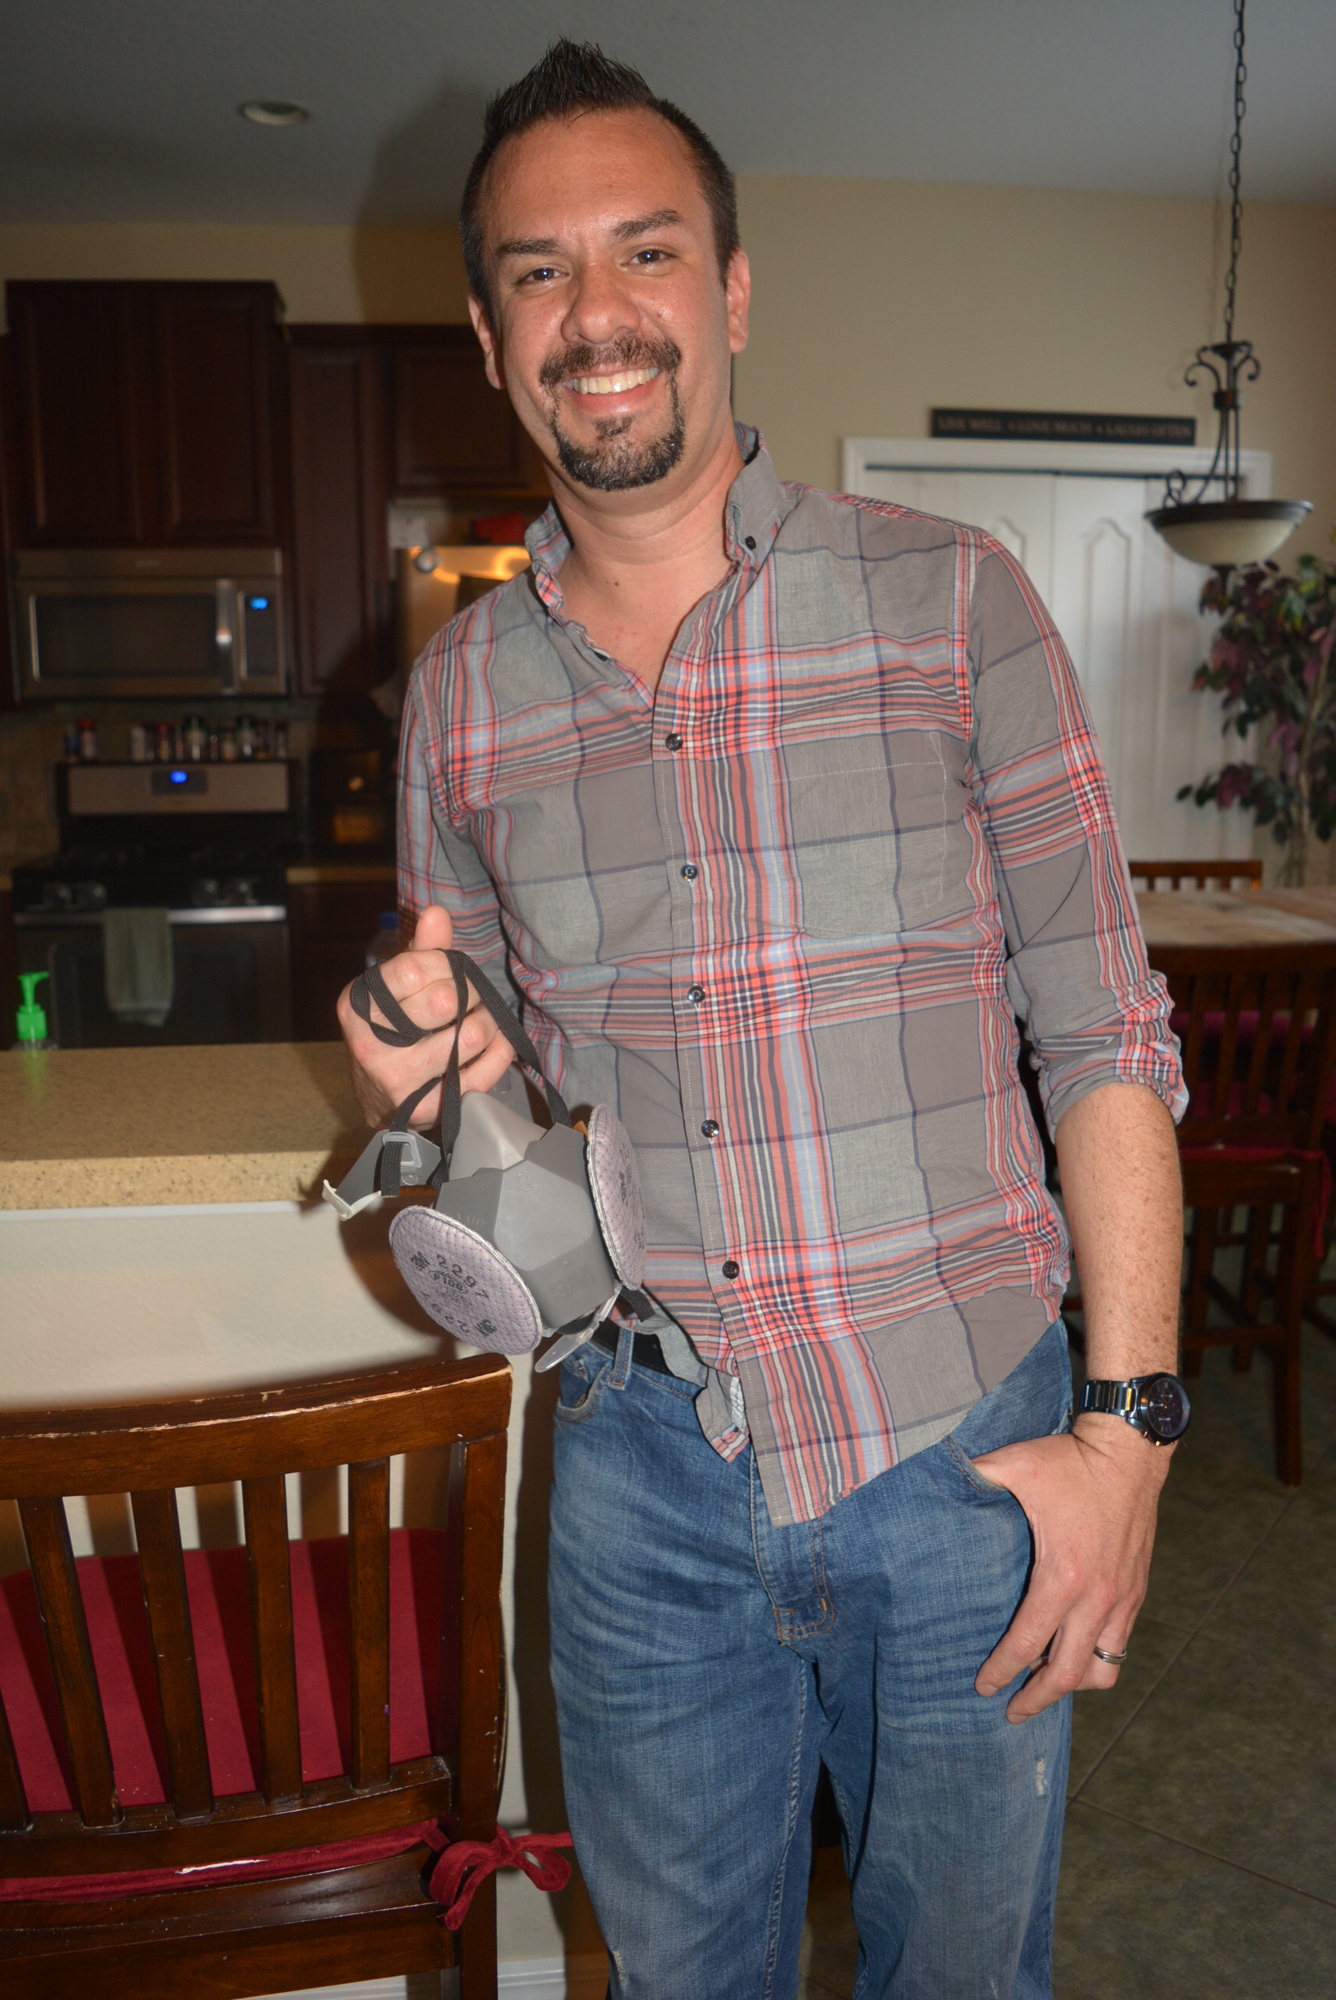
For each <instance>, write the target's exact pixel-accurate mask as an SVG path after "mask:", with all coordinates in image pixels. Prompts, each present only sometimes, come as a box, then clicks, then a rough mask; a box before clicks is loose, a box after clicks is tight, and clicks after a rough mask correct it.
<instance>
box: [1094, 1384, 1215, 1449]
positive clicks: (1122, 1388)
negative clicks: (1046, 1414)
mask: <svg viewBox="0 0 1336 2000" xmlns="http://www.w3.org/2000/svg"><path fill="white" fill-rule="evenodd" d="M1081 1408H1082V1410H1100V1411H1102V1412H1103V1413H1104V1414H1105V1415H1106V1416H1110V1417H1121V1418H1122V1420H1123V1422H1124V1423H1125V1424H1131V1426H1132V1428H1133V1430H1135V1431H1140V1432H1141V1435H1142V1437H1144V1438H1145V1440H1146V1442H1147V1443H1148V1444H1173V1442H1174V1441H1175V1439H1176V1438H1181V1437H1182V1435H1183V1433H1184V1431H1185V1430H1186V1429H1187V1427H1188V1420H1189V1419H1190V1417H1191V1415H1192V1405H1191V1403H1189V1401H1188V1392H1187V1390H1186V1389H1185V1388H1184V1387H1183V1384H1182V1383H1181V1382H1180V1381H1179V1379H1178V1377H1177V1375H1134V1376H1133V1377H1132V1379H1131V1381H1130V1382H1087V1383H1086V1385H1085V1388H1084V1390H1083V1391H1082V1393H1081Z"/></svg>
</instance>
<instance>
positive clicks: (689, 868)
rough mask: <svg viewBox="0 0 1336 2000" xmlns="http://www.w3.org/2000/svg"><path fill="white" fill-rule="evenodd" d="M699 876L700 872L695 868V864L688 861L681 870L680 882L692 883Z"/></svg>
mask: <svg viewBox="0 0 1336 2000" xmlns="http://www.w3.org/2000/svg"><path fill="white" fill-rule="evenodd" d="M699 874H700V870H699V868H697V866H696V864H695V862H694V861H688V862H687V863H686V864H685V866H684V867H683V869H682V880H683V881H684V882H694V881H695V879H696V877H697V876H698V875H699Z"/></svg>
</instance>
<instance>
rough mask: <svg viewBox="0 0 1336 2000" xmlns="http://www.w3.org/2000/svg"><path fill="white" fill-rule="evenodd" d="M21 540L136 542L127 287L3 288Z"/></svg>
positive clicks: (139, 522) (134, 360) (135, 423)
mask: <svg viewBox="0 0 1336 2000" xmlns="http://www.w3.org/2000/svg"><path fill="white" fill-rule="evenodd" d="M5 291H6V298H7V304H8V311H9V326H10V332H11V335H12V338H13V340H14V349H15V351H14V373H15V383H16V398H17V404H18V424H17V428H18V432H19V453H20V457H19V469H20V496H19V508H20V514H19V524H18V525H19V534H20V536H21V538H22V540H23V541H24V542H26V543H29V544H33V545H42V544H47V545H55V546H57V547H58V546H61V545H65V546H70V545H86V544H90V543H100V542H129V543H137V542H142V541H143V540H144V527H145V510H144V490H143V488H144V473H145V469H146V468H145V465H144V456H145V454H144V451H143V439H142V437H141V425H140V416H141V409H142V401H143V383H142V380H141V377H142V376H143V375H144V374H145V373H146V372H147V358H148V357H147V354H146V353H145V352H144V343H143V342H142V341H141V340H140V338H139V332H140V320H141V314H140V313H139V312H137V311H136V307H137V305H138V303H139V301H138V300H137V299H136V297H135V294H134V291H133V290H132V288H131V287H130V286H128V285H105V284H65V283H61V284H11V285H7V286H6V288H5Z"/></svg>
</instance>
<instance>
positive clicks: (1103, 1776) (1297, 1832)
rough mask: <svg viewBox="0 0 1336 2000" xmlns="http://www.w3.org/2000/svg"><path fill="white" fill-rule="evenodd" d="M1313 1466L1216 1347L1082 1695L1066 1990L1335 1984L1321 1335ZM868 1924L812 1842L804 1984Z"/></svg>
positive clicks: (1328, 1477) (1311, 1417) (835, 1860)
mask: <svg viewBox="0 0 1336 2000" xmlns="http://www.w3.org/2000/svg"><path fill="white" fill-rule="evenodd" d="M1305 1366H1306V1378H1305V1385H1304V1397H1305V1427H1306V1447H1305V1449H1306V1454H1307V1456H1306V1466H1305V1478H1304V1483H1303V1485H1302V1486H1301V1487H1300V1488H1298V1489H1297V1490H1296V1491H1292V1490H1290V1489H1289V1488H1287V1487H1284V1486H1281V1485H1280V1483H1279V1482H1278V1481H1277V1479H1276V1477H1275V1470H1274V1461H1273V1457H1272V1450H1271V1428H1270V1370H1269V1366H1268V1364H1267V1363H1266V1361H1265V1360H1264V1359H1263V1358H1262V1357H1260V1356H1259V1357H1258V1359H1257V1360H1256V1361H1255V1362H1254V1364H1253V1368H1252V1371H1251V1372H1250V1373H1249V1374H1247V1375H1236V1374H1234V1373H1233V1371H1232V1368H1231V1365H1230V1355H1229V1353H1228V1351H1227V1350H1226V1349H1223V1348H1220V1349H1215V1350H1212V1351H1210V1352H1208V1353H1207V1355H1206V1356H1205V1361H1204V1367H1203V1372H1202V1375H1201V1376H1200V1377H1199V1378H1198V1380H1197V1382H1196V1383H1195V1384H1192V1385H1190V1387H1191V1388H1192V1390H1193V1401H1194V1406H1195V1414H1194V1420H1193V1427H1192V1430H1191V1432H1190V1434H1189V1437H1188V1439H1187V1441H1186V1445H1185V1447H1184V1449H1182V1450H1181V1451H1180V1452H1179V1453H1178V1462H1177V1464H1176V1465H1175V1467H1174V1470H1173V1474H1172V1477H1171V1478H1170V1480H1169V1483H1168V1486H1167V1488H1166V1491H1165V1498H1164V1502H1163V1505H1162V1509H1161V1516H1160V1535H1159V1541H1158V1544H1157V1547H1156V1555H1155V1566H1154V1570H1153V1572H1152V1576H1151V1585H1150V1594H1149V1596H1148V1598H1147V1600H1146V1605H1145V1609H1144V1610H1143V1612H1142V1614H1141V1618H1140V1620H1139V1622H1138V1624H1137V1628H1136V1632H1135V1635H1134V1638H1133V1647H1132V1656H1131V1658H1130V1660H1129V1662H1128V1664H1127V1666H1126V1668H1125V1669H1124V1670H1123V1673H1122V1675H1121V1676H1120V1679H1119V1685H1118V1687H1117V1689H1116V1690H1115V1691H1114V1692H1113V1693H1112V1694H1109V1695H1095V1694H1087V1695H1079V1696H1078V1697H1077V1700H1076V1720H1075V1730H1074V1745H1073V1754H1072V1770H1071V1792H1070V1802H1069V1807H1068V1814H1067V1832H1066V1844H1065V1849H1064V1856H1063V1869H1062V1883H1061V1889H1060V1893H1059V1900H1058V1923H1057V1943H1056V1954H1055V1968H1054V1994H1055V2000H1330V1996H1331V1995H1332V1994H1333V1993H1336V1704H1334V1703H1333V1700H1332V1695H1333V1692H1334V1691H1336V1343H1334V1342H1332V1341H1330V1340H1327V1339H1325V1338H1324V1337H1323V1336H1321V1335H1318V1334H1313V1335H1311V1336H1310V1339H1309V1344H1308V1350H1307V1355H1306V1362H1305ZM855 1960H856V1944H855V1939H854V1932H853V1923H852V1919H851V1917H850V1913H849V1901H848V1891H847V1888H846V1885H845V1882H844V1876H843V1870H842V1868H841V1867H840V1862H839V1855H838V1853H837V1851H835V1850H834V1849H826V1850H823V1851H822V1852H821V1853H820V1854H819V1855H818V1858H817V1867H816V1870H815V1873H814V1875H813V1880H812V1896H811V1902H810V1906H809V1911H808V1925H807V1933H806V1937H805V1939H804V1959H803V1970H804V1985H803V1987H802V2000H829V1996H831V1995H835V1996H840V1997H841V2000H847V1996H849V1995H851V1994H852V1992H853V1982H854V1972H855Z"/></svg>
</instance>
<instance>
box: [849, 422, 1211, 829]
mask: <svg viewBox="0 0 1336 2000" xmlns="http://www.w3.org/2000/svg"><path fill="white" fill-rule="evenodd" d="M887 455H889V454H887ZM853 490H855V491H858V492H862V493H866V494H868V495H869V497H870V498H872V499H874V500H894V501H898V502H899V503H900V504H901V505H903V506H908V507H915V508H920V509H922V511H923V512H924V513H928V514H944V515H947V516H948V517H949V518H950V519H952V520H956V521H968V522H970V523H971V524H972V525H973V526H977V527H981V528H984V529H986V530H987V532H988V533H989V534H991V535H995V536H996V537H997V539H998V540H999V541H1000V542H1001V543H1002V544H1003V545H1004V547H1006V548H1007V549H1008V550H1010V552H1011V554H1012V555H1014V556H1015V557H1016V559H1017V561H1018V562H1020V563H1023V564H1024V566H1025V568H1026V570H1027V571H1028V572H1029V574H1030V576H1031V578H1032V579H1033V581H1034V584H1035V587H1036V588H1037V590H1038V591H1039V594H1040V596H1041V597H1042V598H1043V599H1044V601H1045V603H1046V604H1047V605H1048V607H1049V609H1050V610H1051V612H1052V614H1053V618H1054V622H1055V623H1056V625H1057V627H1058V630H1059V631H1060V632H1061V633H1062V635H1063V638H1064V639H1065V640H1066V642H1067V646H1068V649H1069V650H1070V652H1071V655H1072V659H1073V661H1074V663H1075V666H1076V671H1077V675H1078V677H1079V679H1080V682H1081V686H1082V688H1083V689H1084V691H1085V696H1086V699H1087V701H1088V702H1089V704H1090V711H1091V715H1092V717H1093V719H1094V724H1095V730H1096V733H1097V735H1098V737H1099V741H1100V747H1101V749H1102V750H1103V753H1104V759H1105V763H1106V764H1107V766H1108V770H1109V778H1110V782H1111V784H1112V787H1113V796H1114V803H1115V805H1116V807H1117V811H1118V819H1119V824H1120V826H1121V828H1122V834H1123V844H1124V846H1125V848H1126V850H1127V852H1128V854H1129V856H1130V857H1131V858H1132V859H1133V860H1145V861H1150V860H1172V859H1183V860H1189V859H1198V858H1200V859H1207V858H1211V857H1214V856H1217V855H1218V856H1223V857H1228V858H1230V859H1233V858H1236V857H1238V856H1240V855H1245V854H1247V853H1249V852H1250V851H1251V823H1250V821H1249V820H1248V819H1247V818H1246V816H1245V815H1243V814H1242V813H1240V812H1238V811H1237V810H1234V811H1230V812H1228V813H1220V812H1218V811H1217V810H1216V809H1215V807H1214V806H1212V807H1209V808H1206V809H1202V808H1201V807H1199V806H1195V805H1193V804H1192V802H1191V800H1185V801H1183V802H1182V803H1181V804H1180V803H1179V801H1178V800H1177V799H1176V798H1175V796H1174V794H1175V792H1176V791H1177V790H1178V788H1179V786H1180V785H1185V784H1189V783H1195V782H1196V780H1197V779H1198V778H1200V777H1201V776H1202V775H1203V774H1204V773H1205V772H1206V771H1208V770H1211V769H1213V768H1215V767H1216V766H1217V765H1218V764H1219V763H1221V762H1222V761H1224V760H1225V759H1227V758H1228V757H1230V756H1233V755H1235V754H1237V753H1236V752H1235V751H1234V750H1232V749H1228V748H1227V747H1226V745H1225V743H1224V740H1223V738H1222V737H1221V734H1220V707H1219V702H1218V700H1217V699H1216V697H1215V696H1213V695H1204V694H1194V693H1193V692H1192V676H1193V673H1194V672H1195V670H1196V667H1197V664H1198V662H1199V661H1200V660H1201V659H1202V658H1203V656H1204V654H1205V652H1206V648H1207V645H1208V643H1209V640H1210V633H1211V621H1210V620H1208V619H1205V618H1203V617H1202V615H1201V613H1200V612H1199V611H1198V609H1197V598H1198V593H1199V592H1200V590H1201V584H1202V578H1203V576H1204V574H1205V572H1204V571H1203V570H1201V569H1199V568H1197V567H1196V566H1195V565H1194V564H1191V563H1186V562H1184V561H1182V559H1181V558H1180V557H1178V556H1175V555H1174V554H1173V552H1172V550H1170V549H1169V548H1168V546H1167V545H1166V544H1165V543H1164V542H1162V541H1161V540H1160V538H1159V536H1158V535H1157V534H1155V533H1154V531H1153V530H1152V529H1151V528H1150V527H1149V526H1148V524H1147V523H1146V521H1145V520H1144V518H1143V517H1144V515H1145V513H1146V511H1147V509H1148V508H1151V507H1154V506H1157V505H1158V504H1159V502H1160V498H1161V494H1162V490H1163V482H1162V480H1161V479H1160V478H1158V477H1157V478H1146V477H1145V476H1144V475H1143V474H1141V473H1139V472H1138V473H1127V474H1122V475H1115V476H1109V475H1107V474H1103V475H1101V474H1100V473H1098V472H1084V471H1082V472H1065V471H1064V472H1055V471H1052V470H1044V469H1038V468H1037V469H1036V470H1034V471H1029V470H1025V469H1014V470H999V471H996V472H994V471H987V470H978V469H974V468H971V467H965V466H962V467H959V468H954V467H951V468H948V467H917V468H915V467H908V468H903V469H902V468H899V467H895V468H892V467H882V466H876V465H875V464H874V465H872V466H868V467H864V468H862V469H861V477H860V478H859V481H858V484H857V486H856V487H854V488H853ZM1232 740H1236V739H1232Z"/></svg>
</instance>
